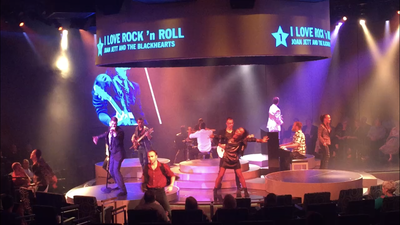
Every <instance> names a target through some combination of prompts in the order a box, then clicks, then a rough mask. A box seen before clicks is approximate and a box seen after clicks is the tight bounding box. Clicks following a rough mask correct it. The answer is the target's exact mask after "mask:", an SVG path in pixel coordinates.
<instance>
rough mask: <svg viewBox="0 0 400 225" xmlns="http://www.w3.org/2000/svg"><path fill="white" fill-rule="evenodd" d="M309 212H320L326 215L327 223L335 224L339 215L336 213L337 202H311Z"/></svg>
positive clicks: (326, 224)
mask: <svg viewBox="0 0 400 225" xmlns="http://www.w3.org/2000/svg"><path fill="white" fill-rule="evenodd" d="M309 212H318V213H320V214H321V215H322V216H323V217H324V221H325V223H324V224H325V225H333V224H335V220H336V217H337V215H338V214H337V213H336V203H334V202H329V203H320V204H309V205H307V210H306V213H309Z"/></svg>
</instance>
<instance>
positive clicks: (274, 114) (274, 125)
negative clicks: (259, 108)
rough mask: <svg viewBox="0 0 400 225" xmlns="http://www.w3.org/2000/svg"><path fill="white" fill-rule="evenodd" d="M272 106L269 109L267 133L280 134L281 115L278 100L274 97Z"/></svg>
mask: <svg viewBox="0 0 400 225" xmlns="http://www.w3.org/2000/svg"><path fill="white" fill-rule="evenodd" d="M272 103H273V104H272V105H271V106H270V107H269V116H268V123H267V128H268V130H269V132H280V131H281V125H282V124H283V118H282V115H281V110H280V109H279V107H278V104H279V98H278V97H274V98H273V99H272Z"/></svg>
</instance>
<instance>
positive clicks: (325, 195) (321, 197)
mask: <svg viewBox="0 0 400 225" xmlns="http://www.w3.org/2000/svg"><path fill="white" fill-rule="evenodd" d="M329 202H331V193H330V192H315V193H306V194H304V202H303V204H302V205H301V206H302V207H300V209H303V210H305V211H307V207H308V205H310V204H321V203H329Z"/></svg>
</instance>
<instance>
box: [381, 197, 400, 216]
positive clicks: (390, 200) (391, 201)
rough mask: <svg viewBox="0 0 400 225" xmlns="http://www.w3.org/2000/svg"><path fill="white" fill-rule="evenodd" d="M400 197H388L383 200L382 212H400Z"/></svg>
mask: <svg viewBox="0 0 400 225" xmlns="http://www.w3.org/2000/svg"><path fill="white" fill-rule="evenodd" d="M399 200H400V196H393V197H387V198H384V199H383V202H382V209H381V212H382V213H385V212H389V211H397V210H399V207H400V206H399V204H400V201H399Z"/></svg>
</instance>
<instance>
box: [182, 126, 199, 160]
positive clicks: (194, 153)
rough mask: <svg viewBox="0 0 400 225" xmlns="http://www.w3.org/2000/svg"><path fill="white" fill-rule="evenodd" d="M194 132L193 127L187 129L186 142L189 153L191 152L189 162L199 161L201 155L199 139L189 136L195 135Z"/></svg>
mask: <svg viewBox="0 0 400 225" xmlns="http://www.w3.org/2000/svg"><path fill="white" fill-rule="evenodd" d="M193 133H194V131H193V129H192V127H188V128H187V134H188V136H187V138H186V140H185V142H186V147H187V151H188V152H189V160H190V159H197V158H198V155H199V150H198V149H197V138H190V137H189V135H190V134H193Z"/></svg>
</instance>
